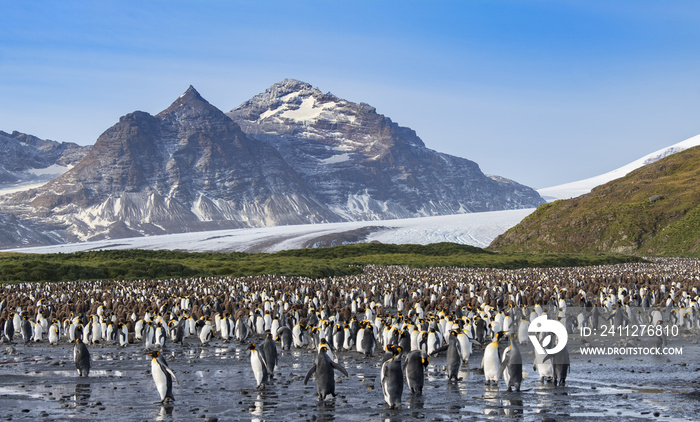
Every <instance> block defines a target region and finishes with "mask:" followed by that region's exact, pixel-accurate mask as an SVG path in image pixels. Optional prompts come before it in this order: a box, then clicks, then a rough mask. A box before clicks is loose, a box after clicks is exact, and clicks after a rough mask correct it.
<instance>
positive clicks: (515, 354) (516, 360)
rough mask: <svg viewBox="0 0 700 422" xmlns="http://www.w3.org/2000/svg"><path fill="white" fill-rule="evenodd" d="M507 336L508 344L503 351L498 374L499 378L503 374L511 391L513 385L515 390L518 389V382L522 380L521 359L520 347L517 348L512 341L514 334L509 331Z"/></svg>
mask: <svg viewBox="0 0 700 422" xmlns="http://www.w3.org/2000/svg"><path fill="white" fill-rule="evenodd" d="M509 337H510V345H509V346H508V347H507V348H506V350H505V351H504V352H503V359H502V360H501V367H500V368H499V370H498V376H499V378H500V376H501V375H503V380H504V381H505V382H506V387H508V391H513V390H512V388H513V387H515V391H520V384H521V383H522V382H523V359H522V356H521V355H520V349H518V345H517V343H516V342H515V341H514V339H515V338H516V334H515V333H511V334H510V336H509Z"/></svg>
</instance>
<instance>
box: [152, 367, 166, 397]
mask: <svg viewBox="0 0 700 422" xmlns="http://www.w3.org/2000/svg"><path fill="white" fill-rule="evenodd" d="M151 374H153V381H154V382H155V383H156V389H158V394H160V399H161V400H164V399H165V394H166V393H167V392H168V376H167V375H166V374H165V372H163V370H162V369H161V367H160V365H159V364H158V361H156V360H155V359H153V360H151Z"/></svg>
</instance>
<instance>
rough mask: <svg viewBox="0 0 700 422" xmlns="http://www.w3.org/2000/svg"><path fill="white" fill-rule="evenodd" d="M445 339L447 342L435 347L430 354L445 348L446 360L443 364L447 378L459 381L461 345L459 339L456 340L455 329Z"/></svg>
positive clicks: (435, 353)
mask: <svg viewBox="0 0 700 422" xmlns="http://www.w3.org/2000/svg"><path fill="white" fill-rule="evenodd" d="M447 341H448V344H446V345H445V346H442V347H440V348H438V349H435V351H434V352H433V354H432V356H435V355H437V354H438V353H440V352H443V351H445V350H447V362H446V364H445V367H446V369H447V380H448V381H452V380H454V381H459V377H458V375H459V370H460V368H461V367H462V347H461V346H460V344H459V340H457V331H455V330H452V331H451V332H450V337H449V338H448V340H447Z"/></svg>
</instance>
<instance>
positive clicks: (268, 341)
mask: <svg viewBox="0 0 700 422" xmlns="http://www.w3.org/2000/svg"><path fill="white" fill-rule="evenodd" d="M262 354H263V357H264V358H265V363H266V364H267V371H268V373H269V376H270V379H272V378H273V374H274V372H275V366H277V343H275V340H274V339H273V338H272V333H270V332H269V331H268V332H267V335H266V336H265V341H263V344H262Z"/></svg>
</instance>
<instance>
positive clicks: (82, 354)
mask: <svg viewBox="0 0 700 422" xmlns="http://www.w3.org/2000/svg"><path fill="white" fill-rule="evenodd" d="M73 361H74V362H75V369H77V370H78V376H81V377H87V376H88V375H90V352H89V351H88V348H87V346H86V345H85V343H83V339H82V338H80V337H78V338H77V339H75V347H74V348H73Z"/></svg>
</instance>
